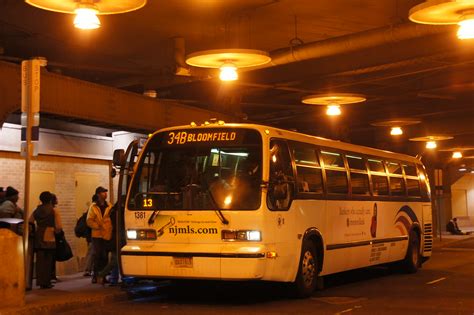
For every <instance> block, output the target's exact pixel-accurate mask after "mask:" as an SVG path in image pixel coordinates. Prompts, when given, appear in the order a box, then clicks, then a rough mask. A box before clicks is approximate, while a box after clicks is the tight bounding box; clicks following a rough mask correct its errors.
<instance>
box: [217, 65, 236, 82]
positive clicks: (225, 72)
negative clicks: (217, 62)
mask: <svg viewBox="0 0 474 315" xmlns="http://www.w3.org/2000/svg"><path fill="white" fill-rule="evenodd" d="M219 69H220V70H221V73H220V74H219V78H220V79H221V80H222V81H235V80H237V79H238V78H239V75H238V74H237V67H236V66H235V65H234V64H233V63H231V62H226V63H224V64H223V65H222V66H221V67H220V68H219Z"/></svg>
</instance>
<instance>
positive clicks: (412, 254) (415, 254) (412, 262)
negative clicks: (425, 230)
mask: <svg viewBox="0 0 474 315" xmlns="http://www.w3.org/2000/svg"><path fill="white" fill-rule="evenodd" d="M420 266H421V255H420V237H419V236H418V233H416V232H415V230H411V231H410V234H409V238H408V248H407V254H406V256H405V259H404V260H403V262H402V270H403V271H404V272H406V273H415V272H417V270H418V268H419V267H420Z"/></svg>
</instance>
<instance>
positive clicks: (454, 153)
mask: <svg viewBox="0 0 474 315" xmlns="http://www.w3.org/2000/svg"><path fill="white" fill-rule="evenodd" d="M452 158H453V159H460V158H462V153H461V152H460V151H454V152H453V156H452Z"/></svg>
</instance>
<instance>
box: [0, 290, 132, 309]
mask: <svg viewBox="0 0 474 315" xmlns="http://www.w3.org/2000/svg"><path fill="white" fill-rule="evenodd" d="M128 297H129V295H128V293H127V292H126V291H119V292H113V293H109V294H100V295H86V296H82V297H80V296H79V297H77V298H76V299H68V300H66V301H58V302H54V303H33V304H31V305H25V306H22V307H9V308H5V309H3V310H1V309H0V315H30V314H35V315H36V314H56V313H59V312H66V311H73V310H76V309H79V308H84V307H89V306H103V305H105V304H106V303H108V302H116V301H123V300H127V299H128Z"/></svg>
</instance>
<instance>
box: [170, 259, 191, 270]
mask: <svg viewBox="0 0 474 315" xmlns="http://www.w3.org/2000/svg"><path fill="white" fill-rule="evenodd" d="M173 267H175V268H192V267H193V258H192V257H173Z"/></svg>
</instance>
